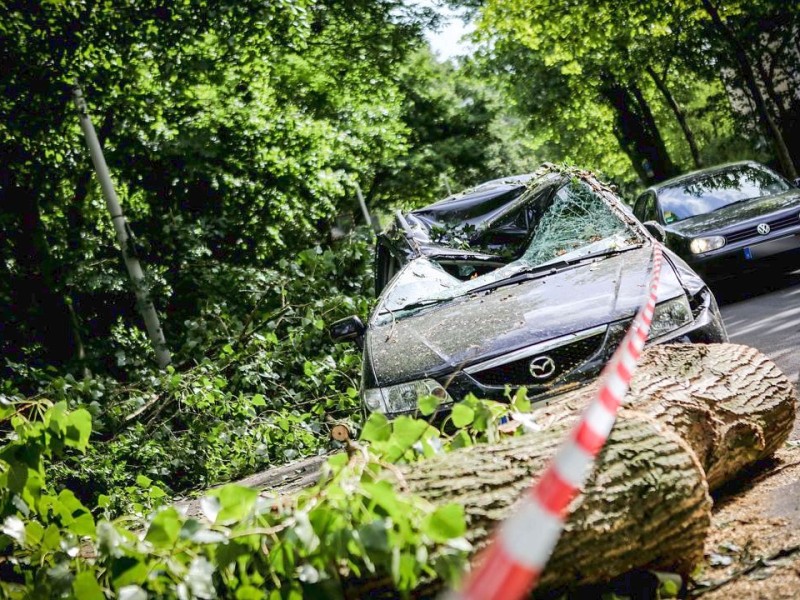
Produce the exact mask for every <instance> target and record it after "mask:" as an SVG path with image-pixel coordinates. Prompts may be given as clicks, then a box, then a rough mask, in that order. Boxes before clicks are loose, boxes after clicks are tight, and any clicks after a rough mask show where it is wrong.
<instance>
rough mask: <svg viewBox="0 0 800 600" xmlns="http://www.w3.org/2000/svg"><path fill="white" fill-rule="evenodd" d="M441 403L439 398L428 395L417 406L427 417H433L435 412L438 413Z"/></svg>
mask: <svg viewBox="0 0 800 600" xmlns="http://www.w3.org/2000/svg"><path fill="white" fill-rule="evenodd" d="M440 402H441V401H440V400H439V398H437V397H436V396H434V395H432V394H428V395H427V396H423V397H422V398H420V399H419V401H418V403H417V406H418V407H419V412H420V413H422V414H423V415H424V416H426V417H427V416H428V415H432V414H433V413H434V412H436V409H437V408H438V407H439V403H440Z"/></svg>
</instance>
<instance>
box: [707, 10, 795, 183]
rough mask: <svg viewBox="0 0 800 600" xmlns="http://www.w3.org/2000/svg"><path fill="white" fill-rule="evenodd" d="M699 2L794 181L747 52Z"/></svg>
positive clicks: (792, 168) (714, 13)
mask: <svg viewBox="0 0 800 600" xmlns="http://www.w3.org/2000/svg"><path fill="white" fill-rule="evenodd" d="M700 1H701V2H702V3H703V8H705V10H706V12H707V13H708V16H709V17H711V21H712V22H713V23H714V27H716V29H717V31H718V32H719V34H720V36H722V38H723V39H724V40H725V41H726V42H727V43H728V45H729V46H730V49H731V51H732V52H733V55H734V57H735V59H736V62H737V63H738V64H739V75H740V76H741V77H742V79H743V80H744V83H745V85H746V86H747V89H748V91H749V92H750V96H751V97H752V99H753V102H754V103H755V105H756V113H757V114H758V118H759V121H761V124H762V125H763V127H764V129H765V130H766V132H767V134H768V135H769V137H770V139H771V140H772V145H773V148H774V149H775V154H776V156H777V158H778V161H779V162H780V163H781V168H782V170H783V173H784V175H786V176H787V177H788V178H789V179H796V178H797V169H795V166H794V162H792V157H791V154H790V153H789V148H788V147H787V145H786V140H784V139H783V135H782V134H781V131H780V129H779V128H778V125H777V124H776V123H775V120H774V119H773V118H772V115H771V114H770V112H769V109H768V108H767V103H766V102H765V100H764V96H763V94H762V93H761V89H760V88H759V87H758V82H757V81H756V76H755V73H754V72H753V67H752V66H751V65H750V60H749V59H748V58H747V52H746V51H745V49H744V47H743V46H742V44H741V43H739V40H738V39H737V38H736V35H735V34H734V33H733V31H732V30H731V29H730V27H728V25H727V24H726V23H725V22H724V21H723V20H722V17H720V14H719V11H718V10H717V7H716V6H714V4H713V3H712V2H711V0H700Z"/></svg>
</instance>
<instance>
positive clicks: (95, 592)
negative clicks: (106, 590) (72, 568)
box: [72, 571, 105, 600]
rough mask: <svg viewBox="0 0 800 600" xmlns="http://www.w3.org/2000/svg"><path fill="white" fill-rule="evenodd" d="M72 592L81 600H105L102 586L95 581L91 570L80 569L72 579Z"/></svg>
mask: <svg viewBox="0 0 800 600" xmlns="http://www.w3.org/2000/svg"><path fill="white" fill-rule="evenodd" d="M72 592H73V594H74V595H75V597H76V598H80V599H81V600H105V595H104V594H103V588H101V587H100V584H99V583H97V579H96V575H95V573H94V572H93V571H82V572H80V573H78V574H77V575H76V576H75V579H74V580H73V581H72Z"/></svg>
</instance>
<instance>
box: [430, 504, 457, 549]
mask: <svg viewBox="0 0 800 600" xmlns="http://www.w3.org/2000/svg"><path fill="white" fill-rule="evenodd" d="M425 525H426V526H425V530H426V532H427V533H428V535H429V536H430V537H431V538H432V539H433V540H434V541H437V542H446V541H447V540H449V539H452V538H457V537H461V536H463V535H464V533H466V531H467V524H466V521H465V520H464V507H463V506H461V505H460V504H447V505H445V506H441V507H439V508H437V509H436V510H435V511H434V512H433V514H431V515H430V516H429V517H428V518H427V520H426V524H425Z"/></svg>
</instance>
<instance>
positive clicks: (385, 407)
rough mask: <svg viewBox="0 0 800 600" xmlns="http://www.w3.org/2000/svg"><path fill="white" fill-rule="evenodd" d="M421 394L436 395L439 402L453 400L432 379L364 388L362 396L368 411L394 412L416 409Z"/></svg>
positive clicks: (445, 402) (444, 402)
mask: <svg viewBox="0 0 800 600" xmlns="http://www.w3.org/2000/svg"><path fill="white" fill-rule="evenodd" d="M423 396H436V397H437V398H439V400H440V401H441V404H447V403H450V402H452V401H453V399H452V398H451V397H450V394H448V393H447V390H445V389H444V388H443V387H442V386H441V385H440V384H439V383H438V382H436V381H434V380H433V379H420V380H418V381H409V382H408V383H399V384H397V385H390V386H387V387H382V388H372V389H368V390H364V392H363V393H362V398H363V399H364V404H365V405H366V407H367V409H368V410H369V411H370V412H382V413H389V414H395V413H399V412H407V411H411V410H416V408H417V403H418V402H419V399H420V398H422V397H423Z"/></svg>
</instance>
